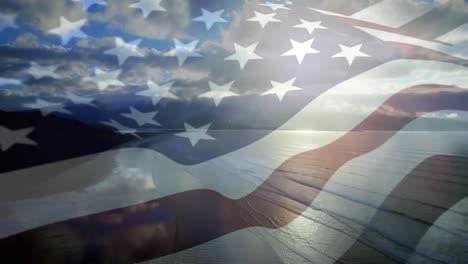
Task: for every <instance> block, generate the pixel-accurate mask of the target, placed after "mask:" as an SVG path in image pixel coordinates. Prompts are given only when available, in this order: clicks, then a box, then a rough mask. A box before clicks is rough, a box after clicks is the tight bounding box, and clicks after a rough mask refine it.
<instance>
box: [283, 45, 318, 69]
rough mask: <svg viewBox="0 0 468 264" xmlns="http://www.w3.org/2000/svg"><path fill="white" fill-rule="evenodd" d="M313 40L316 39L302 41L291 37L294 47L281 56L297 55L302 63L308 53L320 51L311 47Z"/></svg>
mask: <svg viewBox="0 0 468 264" xmlns="http://www.w3.org/2000/svg"><path fill="white" fill-rule="evenodd" d="M313 42H314V39H309V40H307V41H305V42H302V43H301V42H297V41H295V40H292V39H291V45H292V46H293V48H292V49H291V50H289V51H287V52H285V53H284V54H282V55H281V56H296V58H297V61H298V62H299V64H301V63H302V61H303V60H304V57H305V56H306V55H307V54H314V53H319V51H318V50H316V49H313V48H312V47H311V46H312V43H313Z"/></svg>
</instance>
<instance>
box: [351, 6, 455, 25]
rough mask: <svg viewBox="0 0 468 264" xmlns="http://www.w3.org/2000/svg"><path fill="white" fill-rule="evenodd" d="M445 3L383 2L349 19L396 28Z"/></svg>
mask: <svg viewBox="0 0 468 264" xmlns="http://www.w3.org/2000/svg"><path fill="white" fill-rule="evenodd" d="M446 2H448V1H447V0H443V1H417V0H416V1H408V0H384V1H382V2H379V3H377V4H375V5H372V6H370V7H368V8H366V9H363V10H361V11H359V12H357V13H355V14H353V15H351V16H350V17H351V18H354V19H359V20H363V21H367V22H372V23H375V24H379V25H384V26H388V27H393V28H398V27H401V26H403V25H404V24H406V23H408V22H410V21H412V20H413V19H416V18H418V17H420V16H422V15H424V14H426V13H428V12H429V11H431V10H432V9H434V8H435V7H437V6H439V5H441V4H444V3H446Z"/></svg>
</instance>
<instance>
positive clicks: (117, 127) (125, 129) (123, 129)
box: [101, 120, 141, 138]
mask: <svg viewBox="0 0 468 264" xmlns="http://www.w3.org/2000/svg"><path fill="white" fill-rule="evenodd" d="M101 124H104V125H106V126H110V127H112V128H114V129H115V130H116V131H117V132H118V133H120V134H122V135H125V134H129V135H132V136H134V137H137V138H141V137H140V136H138V135H137V134H136V132H137V130H136V129H134V128H131V127H127V126H124V125H122V124H120V123H119V122H117V121H115V120H111V121H109V122H108V121H104V122H101Z"/></svg>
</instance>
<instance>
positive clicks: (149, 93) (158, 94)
mask: <svg viewBox="0 0 468 264" xmlns="http://www.w3.org/2000/svg"><path fill="white" fill-rule="evenodd" d="M173 84H174V82H168V83H165V84H162V85H159V84H157V83H155V82H153V81H151V80H148V82H147V86H148V89H146V90H143V91H141V92H138V93H136V94H137V95H140V96H145V97H150V98H151V100H152V102H153V105H154V106H156V105H157V104H158V103H159V101H160V100H161V99H162V98H172V99H177V96H176V95H174V94H173V93H171V92H170V91H169V90H170V89H171V87H172V85H173Z"/></svg>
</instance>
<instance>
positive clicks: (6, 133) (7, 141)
mask: <svg viewBox="0 0 468 264" xmlns="http://www.w3.org/2000/svg"><path fill="white" fill-rule="evenodd" d="M33 131H34V128H32V127H28V128H22V129H18V130H11V129H8V128H7V127H4V126H0V150H2V151H7V150H8V149H9V148H11V147H12V146H14V145H16V144H23V145H33V146H35V145H37V142H35V141H33V140H31V139H30V138H28V135H29V134H31V133H32V132H33Z"/></svg>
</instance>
